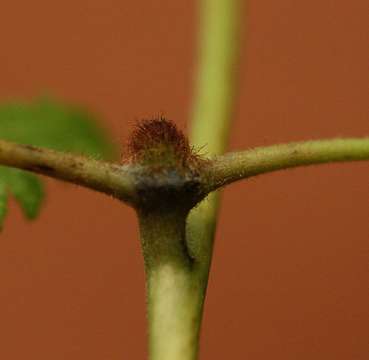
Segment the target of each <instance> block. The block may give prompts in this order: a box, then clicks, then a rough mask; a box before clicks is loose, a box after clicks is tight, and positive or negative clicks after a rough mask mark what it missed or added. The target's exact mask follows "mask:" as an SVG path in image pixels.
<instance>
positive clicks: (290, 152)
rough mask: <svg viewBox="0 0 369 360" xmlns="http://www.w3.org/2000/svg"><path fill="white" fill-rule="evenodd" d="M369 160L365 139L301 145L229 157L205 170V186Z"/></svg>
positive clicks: (296, 143)
mask: <svg viewBox="0 0 369 360" xmlns="http://www.w3.org/2000/svg"><path fill="white" fill-rule="evenodd" d="M368 159H369V137H367V138H361V139H360V138H358V139H355V138H351V139H331V140H315V141H302V142H295V143H289V144H280V145H273V146H268V147H259V148H255V149H251V150H246V151H241V152H235V153H229V154H226V155H223V156H219V157H217V158H215V159H214V162H213V163H212V165H211V166H209V167H208V168H207V171H208V174H207V178H208V181H205V182H204V183H205V184H207V185H205V186H208V188H206V191H213V190H215V189H217V188H219V187H221V186H224V185H227V184H230V183H232V182H234V181H237V180H241V179H245V178H248V177H251V176H255V175H259V174H263V173H267V172H271V171H276V170H281V169H288V168H293V167H297V166H306V165H313V164H323V163H329V162H343V161H360V160H368Z"/></svg>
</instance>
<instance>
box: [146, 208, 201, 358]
mask: <svg viewBox="0 0 369 360" xmlns="http://www.w3.org/2000/svg"><path fill="white" fill-rule="evenodd" d="M186 216H187V213H186V214H181V213H179V214H178V213H174V214H173V213H172V212H168V213H159V214H153V213H150V214H142V213H141V214H139V220H140V232H141V241H142V247H143V253H144V258H145V272H146V284H147V306H148V321H149V354H150V360H196V359H197V354H198V343H199V332H200V323H201V316H202V304H203V291H202V286H200V283H199V279H198V277H197V275H196V273H195V272H194V271H193V259H191V257H190V256H189V254H188V251H187V245H186V239H185V220H186Z"/></svg>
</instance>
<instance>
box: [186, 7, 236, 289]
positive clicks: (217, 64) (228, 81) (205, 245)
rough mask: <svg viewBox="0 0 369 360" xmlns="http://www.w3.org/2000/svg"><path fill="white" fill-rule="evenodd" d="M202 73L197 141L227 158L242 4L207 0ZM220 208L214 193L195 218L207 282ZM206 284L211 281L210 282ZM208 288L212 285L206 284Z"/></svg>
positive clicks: (191, 225) (191, 224) (193, 229)
mask: <svg viewBox="0 0 369 360" xmlns="http://www.w3.org/2000/svg"><path fill="white" fill-rule="evenodd" d="M201 3H202V5H201V12H200V17H201V25H202V28H201V34H200V43H199V52H200V54H199V55H200V59H199V70H198V77H197V84H196V89H195V97H194V104H193V115H192V123H191V125H192V129H191V142H192V144H193V145H194V146H195V147H197V148H202V147H204V150H203V151H204V152H205V153H206V154H207V155H219V154H222V153H223V152H224V151H225V149H226V146H227V142H228V137H229V129H230V124H231V120H232V115H233V111H234V103H235V95H236V83H237V61H238V53H239V25H240V17H241V13H242V12H241V6H240V1H239V0H202V2H201ZM218 208H219V195H218V194H216V193H213V194H211V195H210V196H209V197H208V199H207V200H206V201H204V202H203V203H202V204H200V206H197V207H196V208H195V209H194V210H193V211H192V212H191V213H190V216H189V221H188V234H189V236H190V239H189V242H190V244H191V247H193V249H192V251H193V252H194V253H195V254H196V256H197V257H199V258H201V259H202V260H203V262H202V264H201V266H200V271H201V272H202V273H203V276H204V278H206V279H207V276H208V271H209V267H210V262H211V256H212V250H213V239H214V234H215V226H216V221H217V215H218ZM204 282H205V283H206V281H205V280H204ZM205 286H206V285H205Z"/></svg>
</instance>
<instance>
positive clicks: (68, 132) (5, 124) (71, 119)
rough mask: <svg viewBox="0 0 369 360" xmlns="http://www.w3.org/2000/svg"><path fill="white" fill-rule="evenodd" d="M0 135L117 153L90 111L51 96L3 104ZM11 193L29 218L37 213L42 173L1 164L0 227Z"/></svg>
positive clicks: (64, 148) (61, 147) (96, 152)
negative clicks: (39, 175)
mask: <svg viewBox="0 0 369 360" xmlns="http://www.w3.org/2000/svg"><path fill="white" fill-rule="evenodd" d="M0 139H3V140H8V141H13V142H17V143H21V144H28V145H34V146H40V147H47V148H50V149H54V150H59V151H66V152H73V153H78V154H83V155H87V156H91V157H94V158H103V159H112V158H114V155H115V154H116V153H117V152H116V151H115V147H114V145H113V143H112V141H111V140H110V139H109V136H108V135H107V133H106V132H105V131H104V130H103V128H102V127H101V126H99V125H98V123H97V121H96V119H95V118H94V116H93V115H92V114H91V113H90V112H88V111H86V110H84V109H82V108H80V107H77V106H74V105H65V104H60V103H57V102H55V101H52V100H49V99H40V100H37V101H34V102H31V103H24V102H12V103H6V104H0ZM8 194H11V195H13V196H14V198H15V199H16V200H17V202H18V203H19V204H20V206H21V208H22V210H23V212H24V214H25V216H26V217H27V218H28V219H34V218H36V217H37V215H38V213H39V210H40V207H41V204H42V200H43V198H44V191H43V185H42V183H41V181H40V179H39V177H37V176H36V175H33V174H31V173H28V172H25V171H22V170H17V169H11V168H8V167H4V166H0V229H1V225H2V223H3V221H4V218H5V216H6V213H7V201H8Z"/></svg>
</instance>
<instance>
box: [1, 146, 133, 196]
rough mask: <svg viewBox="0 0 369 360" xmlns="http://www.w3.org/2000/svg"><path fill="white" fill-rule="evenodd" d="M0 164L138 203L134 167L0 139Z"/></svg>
mask: <svg viewBox="0 0 369 360" xmlns="http://www.w3.org/2000/svg"><path fill="white" fill-rule="evenodd" d="M0 165H5V166H11V167H15V168H18V169H23V170H28V171H32V172H35V173H38V174H43V175H47V176H50V177H52V178H55V179H59V180H64V181H68V182H71V183H74V184H77V185H81V186H85V187H88V188H91V189H93V190H96V191H100V192H103V193H106V194H108V195H112V196H115V197H117V198H119V199H120V200H123V201H127V202H128V203H133V202H135V201H136V198H137V194H136V187H135V182H136V177H135V169H133V167H132V166H122V165H118V164H113V163H108V162H103V161H98V160H94V159H90V158H87V157H84V156H78V155H74V154H68V153H63V152H59V151H54V150H50V149H45V148H39V147H35V146H30V145H22V144H15V143H12V142H9V141H5V140H0Z"/></svg>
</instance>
